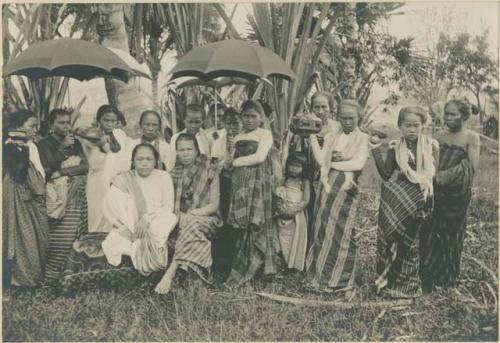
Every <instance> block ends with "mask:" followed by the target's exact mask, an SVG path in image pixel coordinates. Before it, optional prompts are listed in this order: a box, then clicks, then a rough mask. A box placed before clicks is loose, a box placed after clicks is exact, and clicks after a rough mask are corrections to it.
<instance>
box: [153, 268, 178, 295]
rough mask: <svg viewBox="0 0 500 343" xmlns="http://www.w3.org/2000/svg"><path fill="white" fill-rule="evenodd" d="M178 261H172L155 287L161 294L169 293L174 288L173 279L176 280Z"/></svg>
mask: <svg viewBox="0 0 500 343" xmlns="http://www.w3.org/2000/svg"><path fill="white" fill-rule="evenodd" d="M177 267H178V264H177V262H175V261H174V262H172V265H170V267H169V268H168V269H167V271H166V272H165V275H163V277H162V278H161V280H160V282H158V284H157V285H156V287H155V292H156V293H159V294H167V293H168V292H170V289H171V288H172V281H173V280H174V277H175V273H176V272H177Z"/></svg>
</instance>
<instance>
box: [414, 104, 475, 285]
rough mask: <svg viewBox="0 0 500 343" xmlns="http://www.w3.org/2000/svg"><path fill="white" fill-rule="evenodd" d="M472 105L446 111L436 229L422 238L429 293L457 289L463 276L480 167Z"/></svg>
mask: <svg viewBox="0 0 500 343" xmlns="http://www.w3.org/2000/svg"><path fill="white" fill-rule="evenodd" d="M470 114H471V108H470V104H469V103H467V102H465V101H463V100H451V101H449V102H448V103H447V104H446V106H445V107H444V123H445V125H446V129H445V130H444V131H441V132H438V133H437V134H436V135H435V138H436V139H437V140H438V142H439V146H440V152H439V166H438V169H437V172H436V177H435V179H434V184H435V188H434V193H435V205H434V214H433V217H432V225H431V226H430V227H429V228H428V229H426V230H423V232H422V236H421V255H422V281H423V283H424V287H425V288H426V289H431V288H432V287H433V286H434V285H435V286H444V287H453V286H454V285H455V284H456V282H457V279H458V277H459V275H460V257H461V254H462V248H463V242H464V236H465V228H466V220H467V212H468V208H469V204H470V199H471V187H472V181H473V178H474V172H475V170H476V168H477V165H478V163H479V152H480V142H479V136H478V134H477V133H475V132H473V131H471V130H469V129H467V125H466V122H467V119H469V116H470Z"/></svg>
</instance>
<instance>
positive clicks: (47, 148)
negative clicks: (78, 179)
mask: <svg viewBox="0 0 500 343" xmlns="http://www.w3.org/2000/svg"><path fill="white" fill-rule="evenodd" d="M61 143H62V139H61V138H59V137H58V136H56V135H53V134H52V135H50V136H48V137H46V138H43V139H42V140H40V142H39V143H38V149H39V151H40V160H41V162H42V164H43V167H44V169H45V173H46V174H47V179H50V177H51V175H52V173H54V172H56V171H59V172H60V173H61V175H65V176H76V175H85V174H87V173H88V171H89V166H88V162H87V158H86V156H85V154H84V152H83V149H82V145H81V143H80V141H79V140H77V139H75V144H73V145H72V146H70V147H66V148H64V147H63V146H62V144H61ZM71 156H80V158H81V159H82V162H81V163H80V164H79V165H78V166H75V167H67V168H61V163H63V162H64V161H65V160H67V159H68V158H69V157H71Z"/></svg>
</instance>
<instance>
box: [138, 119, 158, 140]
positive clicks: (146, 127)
mask: <svg viewBox="0 0 500 343" xmlns="http://www.w3.org/2000/svg"><path fill="white" fill-rule="evenodd" d="M141 129H142V134H143V135H144V137H146V138H150V139H152V138H156V137H157V136H158V133H159V132H160V121H159V120H158V117H157V116H156V115H155V114H153V113H148V114H146V115H144V117H143V118H142V121H141Z"/></svg>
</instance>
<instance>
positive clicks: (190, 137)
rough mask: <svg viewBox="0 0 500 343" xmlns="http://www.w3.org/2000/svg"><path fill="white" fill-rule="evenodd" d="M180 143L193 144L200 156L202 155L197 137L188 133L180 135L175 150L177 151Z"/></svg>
mask: <svg viewBox="0 0 500 343" xmlns="http://www.w3.org/2000/svg"><path fill="white" fill-rule="evenodd" d="M180 141H191V142H193V145H194V148H195V149H196V151H197V152H198V154H199V153H200V147H199V146H198V141H197V140H196V137H195V136H193V135H192V134H189V133H186V132H183V133H181V134H179V136H177V140H176V141H175V150H177V147H178V145H179V142H180Z"/></svg>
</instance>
